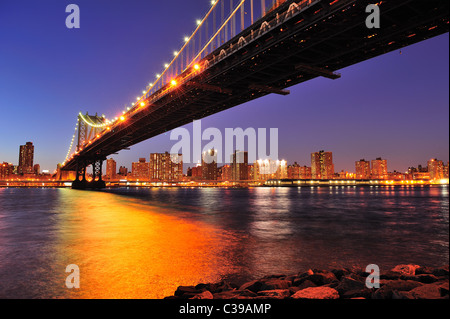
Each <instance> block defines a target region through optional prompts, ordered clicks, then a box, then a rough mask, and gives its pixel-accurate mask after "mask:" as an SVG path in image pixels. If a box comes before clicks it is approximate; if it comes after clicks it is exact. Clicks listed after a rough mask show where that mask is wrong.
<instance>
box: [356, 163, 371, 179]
mask: <svg viewBox="0 0 450 319" xmlns="http://www.w3.org/2000/svg"><path fill="white" fill-rule="evenodd" d="M355 172H356V179H370V162H369V161H366V160H365V159H362V160H359V161H357V162H355Z"/></svg>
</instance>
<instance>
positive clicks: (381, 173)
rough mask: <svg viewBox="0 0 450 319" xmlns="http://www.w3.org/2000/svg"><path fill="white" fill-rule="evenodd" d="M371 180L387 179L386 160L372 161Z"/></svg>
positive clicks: (379, 158)
mask: <svg viewBox="0 0 450 319" xmlns="http://www.w3.org/2000/svg"><path fill="white" fill-rule="evenodd" d="M371 178H372V179H387V178H388V169H387V160H385V159H382V158H381V157H378V158H377V159H374V160H372V169H371Z"/></svg>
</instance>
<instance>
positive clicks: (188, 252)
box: [56, 190, 229, 299]
mask: <svg viewBox="0 0 450 319" xmlns="http://www.w3.org/2000/svg"><path fill="white" fill-rule="evenodd" d="M61 191H62V192H64V196H62V197H63V200H64V201H67V203H66V207H68V210H67V212H63V213H62V216H61V223H62V225H60V226H61V227H60V228H59V229H63V230H62V231H61V232H60V234H59V245H58V246H57V252H56V254H57V256H58V258H59V260H58V263H59V264H61V267H63V269H65V266H66V265H68V264H76V265H78V266H79V267H80V286H81V287H80V289H78V290H68V289H66V288H65V284H64V282H65V281H62V285H61V286H63V289H61V288H60V291H63V295H61V293H60V294H59V295H60V297H62V298H94V299H97V298H151V299H158V298H163V297H165V296H170V295H173V293H174V291H175V290H176V288H177V287H178V286H180V285H195V284H197V283H200V282H216V281H219V280H220V274H221V273H225V272H227V269H226V267H227V266H226V264H227V263H226V262H224V261H223V255H222V256H221V254H222V251H223V249H225V247H223V243H224V242H229V241H224V240H221V236H222V235H221V234H220V232H218V231H217V230H216V229H215V228H213V227H212V226H210V225H206V224H204V223H201V222H197V221H196V222H190V221H187V220H186V219H180V218H177V217H173V216H168V215H164V214H163V213H162V211H161V210H162V209H159V208H152V207H151V206H148V205H146V206H144V205H140V204H139V202H138V201H137V200H135V199H129V198H121V197H119V196H115V195H112V194H107V193H95V196H92V193H90V192H85V194H82V192H77V194H76V197H74V198H76V199H77V201H73V200H72V198H71V194H73V193H71V192H74V191H72V190H61ZM80 194H81V195H80ZM80 197H81V198H83V199H84V200H82V201H80ZM219 256H221V257H222V258H219ZM219 260H221V261H219ZM63 271H64V270H63ZM67 275H68V274H63V276H64V278H65V276H67ZM60 282H61V280H60Z"/></svg>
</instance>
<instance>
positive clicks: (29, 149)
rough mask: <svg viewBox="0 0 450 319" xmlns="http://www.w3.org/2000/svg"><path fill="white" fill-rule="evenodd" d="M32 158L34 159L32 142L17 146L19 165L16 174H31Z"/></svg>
mask: <svg viewBox="0 0 450 319" xmlns="http://www.w3.org/2000/svg"><path fill="white" fill-rule="evenodd" d="M33 160H34V145H33V143H32V142H27V143H26V144H25V145H20V148H19V166H18V169H17V170H18V174H20V175H23V174H33Z"/></svg>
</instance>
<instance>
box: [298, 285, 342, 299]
mask: <svg viewBox="0 0 450 319" xmlns="http://www.w3.org/2000/svg"><path fill="white" fill-rule="evenodd" d="M291 298H293V299H339V293H338V292H337V290H336V289H333V288H330V287H309V288H306V289H302V290H299V291H297V292H296V293H295V294H293V295H292V296H291Z"/></svg>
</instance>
